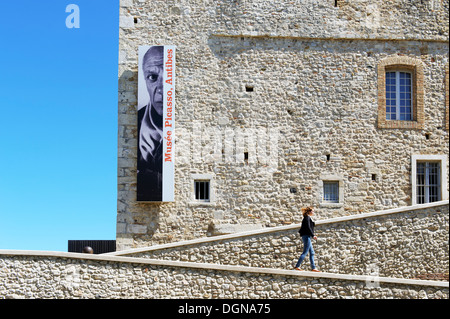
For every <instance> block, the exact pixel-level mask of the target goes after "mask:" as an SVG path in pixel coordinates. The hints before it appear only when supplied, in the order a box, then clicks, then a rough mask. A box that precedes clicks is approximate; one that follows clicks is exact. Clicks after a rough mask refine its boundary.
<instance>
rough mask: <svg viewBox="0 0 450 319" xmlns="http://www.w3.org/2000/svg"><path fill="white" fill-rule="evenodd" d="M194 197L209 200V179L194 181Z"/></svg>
mask: <svg viewBox="0 0 450 319" xmlns="http://www.w3.org/2000/svg"><path fill="white" fill-rule="evenodd" d="M194 185H195V199H196V200H198V201H204V202H209V201H210V197H209V193H210V192H209V187H210V186H209V185H210V183H209V181H194Z"/></svg>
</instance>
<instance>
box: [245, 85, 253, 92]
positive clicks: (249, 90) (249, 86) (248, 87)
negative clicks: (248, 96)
mask: <svg viewBox="0 0 450 319" xmlns="http://www.w3.org/2000/svg"><path fill="white" fill-rule="evenodd" d="M245 91H246V92H253V86H251V85H246V86H245Z"/></svg>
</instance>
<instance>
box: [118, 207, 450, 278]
mask: <svg viewBox="0 0 450 319" xmlns="http://www.w3.org/2000/svg"><path fill="white" fill-rule="evenodd" d="M437 204H438V205H432V206H431V207H420V208H419V207H417V206H416V207H413V208H411V209H406V208H404V209H400V210H398V209H395V210H389V211H382V212H377V213H376V214H374V213H371V214H370V215H367V214H358V215H354V216H351V217H345V218H338V219H329V220H322V221H321V222H318V223H317V226H316V231H315V233H316V235H317V237H318V239H317V241H313V246H314V250H315V251H316V255H315V263H316V266H317V267H318V268H319V269H320V270H322V271H325V272H328V273H338V274H350V275H367V274H370V273H376V274H377V275H378V276H382V277H393V278H409V279H426V278H428V279H430V278H439V279H440V280H447V281H448V267H449V256H448V224H449V223H448V222H449V213H448V202H447V204H443V203H437ZM299 228H300V225H291V226H281V227H277V228H274V229H266V230H263V231H261V230H259V231H253V232H249V233H239V234H234V235H228V236H218V237H212V238H208V239H205V240H193V241H191V242H182V243H179V244H177V243H174V244H168V245H161V246H152V247H148V248H142V249H139V248H138V249H136V251H134V250H130V251H128V252H127V251H122V252H117V253H115V255H118V256H128V257H137V258H150V259H158V260H171V261H186V262H197V263H215V264H221V265H237V266H246V267H260V268H277V269H292V268H293V265H294V264H295V263H296V262H297V259H298V257H299V256H300V254H301V252H302V249H303V243H302V240H301V238H300V236H299V234H298V230H299ZM302 269H303V270H309V269H310V265H309V260H308V259H305V261H304V264H303V265H302Z"/></svg>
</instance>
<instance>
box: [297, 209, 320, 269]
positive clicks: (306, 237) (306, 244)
mask: <svg viewBox="0 0 450 319" xmlns="http://www.w3.org/2000/svg"><path fill="white" fill-rule="evenodd" d="M302 212H303V221H302V226H301V227H300V231H299V233H300V236H302V239H303V253H302V254H301V255H300V258H299V259H298V261H297V264H296V265H295V267H294V269H295V270H301V269H300V268H299V267H300V264H301V263H302V261H303V259H305V257H306V255H307V254H308V253H309V261H310V262H311V269H312V270H311V271H315V272H320V271H319V270H317V269H316V265H315V264H314V249H313V246H312V243H311V238H314V239H317V237H316V236H315V235H314V226H315V223H314V222H313V220H312V219H311V216H313V215H314V209H313V208H311V207H305V208H302Z"/></svg>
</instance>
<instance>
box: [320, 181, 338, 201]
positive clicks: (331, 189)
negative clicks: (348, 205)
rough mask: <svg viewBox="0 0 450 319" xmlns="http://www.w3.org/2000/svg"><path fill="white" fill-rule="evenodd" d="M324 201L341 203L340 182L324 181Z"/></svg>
mask: <svg viewBox="0 0 450 319" xmlns="http://www.w3.org/2000/svg"><path fill="white" fill-rule="evenodd" d="M323 201H324V202H326V203H339V182H338V181H324V182H323Z"/></svg>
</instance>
